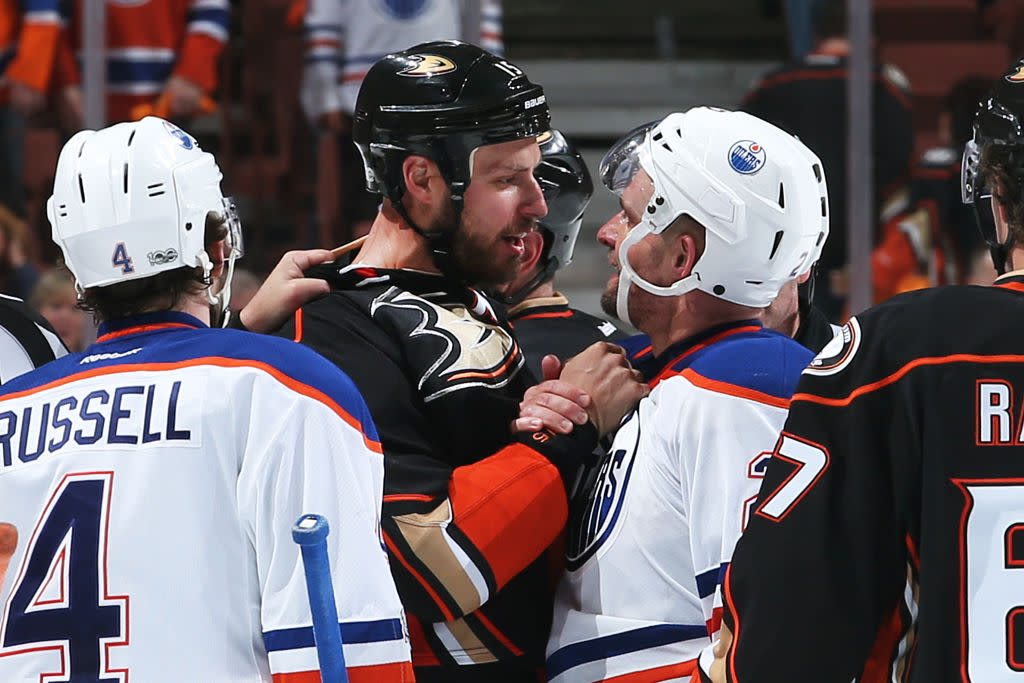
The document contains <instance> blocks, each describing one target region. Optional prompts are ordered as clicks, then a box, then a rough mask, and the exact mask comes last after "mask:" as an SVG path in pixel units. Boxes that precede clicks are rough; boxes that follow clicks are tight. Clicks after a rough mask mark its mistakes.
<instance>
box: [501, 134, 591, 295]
mask: <svg viewBox="0 0 1024 683" xmlns="http://www.w3.org/2000/svg"><path fill="white" fill-rule="evenodd" d="M537 142H538V143H539V144H540V154H541V159H540V165H539V166H537V168H536V169H534V171H533V175H534V177H535V178H536V179H537V183H538V184H539V185H540V189H541V190H542V191H543V192H544V201H545V202H546V203H547V205H548V213H547V215H546V216H544V218H541V219H540V221H539V222H538V223H539V225H540V227H541V228H542V229H544V230H546V231H547V233H548V234H547V235H545V238H544V240H545V243H546V248H545V254H544V258H543V262H542V263H541V269H540V271H539V272H538V273H537V274H536V275H535V276H534V277H533V278H532V279H531V280H530V281H529V282H528V283H527V284H526V285H524V286H523V287H522V288H521V289H520V290H519V291H517V292H512V293H509V294H506V295H505V297H504V299H505V302H506V303H508V304H517V303H519V302H520V301H522V300H523V299H524V298H526V296H527V295H528V294H529V293H530V292H531V291H533V290H534V288H536V287H537V285H539V284H541V283H542V282H546V281H547V280H549V279H550V278H551V277H552V276H554V274H555V271H557V270H558V269H560V268H564V267H565V266H567V265H569V264H570V263H572V254H573V250H574V249H575V247H576V238H577V237H579V234H580V226H581V225H582V224H583V212H584V210H586V208H587V204H589V203H590V196H591V195H592V194H594V182H593V180H591V178H590V171H589V170H588V169H587V164H586V162H584V161H583V156H582V155H581V154H580V153H579V151H578V150H577V149H576V148H575V147H574V146H573V145H572V143H571V142H569V141H568V140H566V139H565V136H564V135H562V133H561V132H559V131H557V130H551V131H550V132H547V133H544V134H542V135H541V136H540V137H538V138H537Z"/></svg>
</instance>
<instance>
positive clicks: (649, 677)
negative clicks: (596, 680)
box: [601, 659, 697, 683]
mask: <svg viewBox="0 0 1024 683" xmlns="http://www.w3.org/2000/svg"><path fill="white" fill-rule="evenodd" d="M696 670H697V660H696V659H691V660H689V661H686V662H678V663H676V664H669V665H667V666H659V667H656V668H654V669H644V670H643V671H634V672H633V673H629V674H622V675H621V676H613V677H612V678H603V679H601V680H602V681H603V682H604V683H656V681H668V680H672V679H674V678H679V677H681V676H689V675H690V674H692V673H693V672H694V671H696Z"/></svg>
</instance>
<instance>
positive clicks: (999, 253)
mask: <svg viewBox="0 0 1024 683" xmlns="http://www.w3.org/2000/svg"><path fill="white" fill-rule="evenodd" d="M990 145H1003V146H1010V147H1020V148H1021V158H1020V159H1019V160H1017V161H1016V163H1015V165H1016V166H1018V167H1019V168H1021V174H1022V177H1021V180H1022V183H1024V57H1020V58H1018V59H1017V61H1015V62H1014V63H1013V65H1012V66H1011V67H1010V68H1009V70H1008V71H1007V72H1006V73H1005V74H1003V75H1002V76H1001V77H1000V78H999V79H998V80H997V81H996V82H995V83H994V84H993V86H992V89H991V90H990V91H989V94H988V96H987V97H986V98H985V99H983V100H982V101H981V102H980V104H979V105H978V113H977V114H976V115H975V117H974V137H973V138H972V139H971V140H969V141H968V142H967V145H966V146H965V147H964V157H963V162H962V163H961V166H960V174H961V175H960V189H961V192H962V198H963V201H964V203H965V204H968V205H971V206H973V208H974V215H975V218H976V220H977V223H978V228H979V230H980V231H981V235H982V237H983V238H984V240H985V242H986V243H987V244H988V247H989V251H990V252H991V255H992V261H993V265H995V268H996V271H997V272H998V273H999V274H1002V273H1003V272H1004V271H1005V269H1006V258H1007V256H1008V255H1009V252H1010V249H1012V248H1013V246H1014V239H1013V235H1012V233H1011V234H1010V235H1009V236H1008V237H1007V238H1006V240H1004V241H1003V242H999V239H998V237H997V236H996V229H995V221H994V220H993V217H992V215H991V212H990V211H989V207H988V205H987V204H988V203H987V202H982V201H977V200H980V199H983V198H987V197H988V196H990V195H991V194H992V191H991V188H989V187H988V182H987V179H986V178H985V177H984V174H983V173H980V172H979V164H980V162H981V157H982V154H983V152H984V151H985V149H986V148H987V147H989V146H990ZM1021 200H1022V201H1024V197H1021Z"/></svg>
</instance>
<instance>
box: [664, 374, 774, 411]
mask: <svg viewBox="0 0 1024 683" xmlns="http://www.w3.org/2000/svg"><path fill="white" fill-rule="evenodd" d="M679 374H680V375H682V376H683V377H685V378H686V379H687V380H689V381H690V383H691V384H695V385H697V386H698V387H701V388H703V389H708V390H710V391H714V392H716V393H719V394H728V395H730V396H738V397H740V398H746V399H749V400H751V401H757V402H758V403H764V404H766V405H770V406H775V407H776V408H789V399H785V398H779V397H778V396H772V395H771V394H766V393H764V392H761V391H756V390H754V389H748V388H747V387H741V386H739V385H738V384H729V383H728V382H721V381H719V380H717V379H709V378H707V377H705V376H704V375H698V374H697V373H696V372H695V371H693V370H692V369H690V368H686V369H685V370H683V371H682V372H681V373H679Z"/></svg>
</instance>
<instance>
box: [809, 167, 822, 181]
mask: <svg viewBox="0 0 1024 683" xmlns="http://www.w3.org/2000/svg"><path fill="white" fill-rule="evenodd" d="M811 170H813V171H814V177H815V179H816V180H817V181H818V182H819V183H820V182H821V166H819V165H818V164H814V165H813V166H811Z"/></svg>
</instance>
